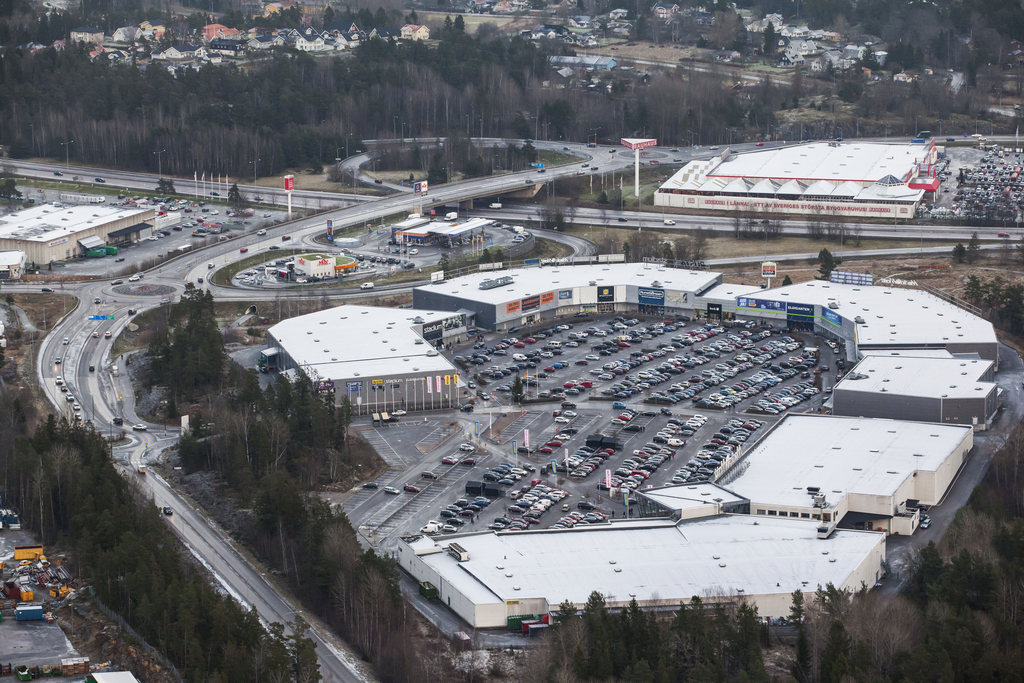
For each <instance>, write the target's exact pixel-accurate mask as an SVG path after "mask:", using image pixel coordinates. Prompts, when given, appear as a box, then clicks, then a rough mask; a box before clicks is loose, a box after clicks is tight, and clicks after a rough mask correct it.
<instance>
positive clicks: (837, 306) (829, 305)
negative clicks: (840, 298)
mask: <svg viewBox="0 0 1024 683" xmlns="http://www.w3.org/2000/svg"><path fill="white" fill-rule="evenodd" d="M828 307H829V308H831V309H832V310H833V311H834V310H835V309H837V308H839V304H837V303H836V302H835V301H829V302H828Z"/></svg>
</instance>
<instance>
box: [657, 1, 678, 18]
mask: <svg viewBox="0 0 1024 683" xmlns="http://www.w3.org/2000/svg"><path fill="white" fill-rule="evenodd" d="M651 11H652V12H654V16H656V17H658V18H659V19H671V18H672V17H674V16H675V15H676V14H678V13H679V5H675V4H671V5H670V4H667V3H664V2H659V3H658V4H657V5H655V6H654V7H652V8H651Z"/></svg>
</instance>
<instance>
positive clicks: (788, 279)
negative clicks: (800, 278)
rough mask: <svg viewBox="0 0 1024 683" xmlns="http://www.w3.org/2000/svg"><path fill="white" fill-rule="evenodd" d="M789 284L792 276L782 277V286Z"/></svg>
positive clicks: (791, 281)
mask: <svg viewBox="0 0 1024 683" xmlns="http://www.w3.org/2000/svg"><path fill="white" fill-rule="evenodd" d="M791 284H793V278H791V277H789V276H788V275H787V276H786V277H784V278H782V286H783V287H785V286H786V285H791Z"/></svg>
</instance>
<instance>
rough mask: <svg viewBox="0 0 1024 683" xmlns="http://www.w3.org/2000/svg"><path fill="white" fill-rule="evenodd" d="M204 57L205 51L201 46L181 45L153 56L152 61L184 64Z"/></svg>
mask: <svg viewBox="0 0 1024 683" xmlns="http://www.w3.org/2000/svg"><path fill="white" fill-rule="evenodd" d="M204 57H206V49H205V48H204V47H203V46H202V45H194V44H191V43H182V44H181V45H174V46H173V47H169V48H167V49H166V50H164V51H163V52H156V53H154V54H153V59H157V60H161V61H171V62H185V61H192V60H195V59H203V58H204Z"/></svg>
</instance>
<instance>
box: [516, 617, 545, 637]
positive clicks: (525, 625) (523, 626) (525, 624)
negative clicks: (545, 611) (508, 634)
mask: <svg viewBox="0 0 1024 683" xmlns="http://www.w3.org/2000/svg"><path fill="white" fill-rule="evenodd" d="M541 623H543V622H542V621H541V620H540V619H523V620H522V621H521V622H519V632H520V633H522V634H523V635H524V636H525V635H526V634H528V633H529V632H530V626H532V625H533V624H541Z"/></svg>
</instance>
